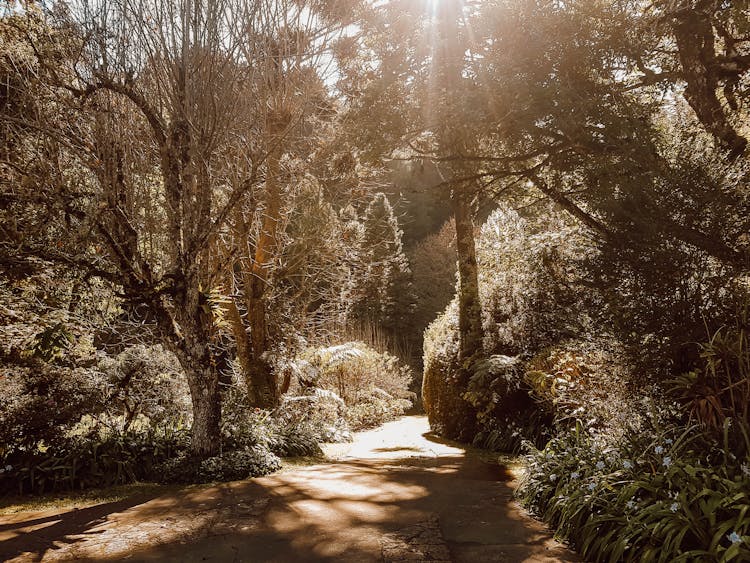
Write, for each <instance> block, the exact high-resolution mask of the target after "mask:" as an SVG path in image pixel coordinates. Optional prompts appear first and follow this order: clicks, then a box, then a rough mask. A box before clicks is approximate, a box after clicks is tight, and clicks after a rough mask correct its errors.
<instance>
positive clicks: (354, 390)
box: [285, 342, 414, 434]
mask: <svg viewBox="0 0 750 563" xmlns="http://www.w3.org/2000/svg"><path fill="white" fill-rule="evenodd" d="M302 362H304V364H306V366H307V368H306V374H305V375H304V376H303V379H304V382H305V384H306V385H307V387H308V388H309V389H313V390H312V391H308V392H307V393H308V394H307V397H313V398H314V399H308V398H306V397H305V396H303V397H293V398H290V399H288V400H287V401H286V407H285V408H291V407H292V403H293V402H295V401H296V402H297V403H299V405H302V404H304V403H309V405H310V407H309V410H310V411H311V412H310V414H309V415H307V416H308V417H310V418H312V419H322V420H327V421H328V422H327V426H328V427H329V428H331V429H332V430H333V433H334V434H335V433H336V432H338V431H340V430H341V428H340V424H339V423H338V422H336V421H337V420H338V418H343V419H344V420H345V421H346V422H347V423H348V425H349V426H350V427H351V428H352V429H353V430H358V429H361V428H368V427H372V426H377V425H379V424H382V423H384V422H387V421H389V420H393V419H394V418H395V417H397V416H400V415H402V414H403V413H404V411H405V410H406V409H408V408H409V407H411V405H412V400H413V399H414V393H413V392H411V391H410V390H409V384H410V383H411V380H412V373H411V370H410V369H409V367H407V366H404V365H402V364H401V362H400V361H399V360H398V358H396V357H395V356H392V355H391V354H389V353H387V352H378V351H376V350H374V349H373V348H370V347H369V346H367V345H365V344H363V343H361V342H348V343H346V344H340V345H337V346H329V347H326V348H316V349H311V350H308V351H307V352H305V354H304V355H303V359H302ZM315 386H317V387H319V388H322V389H314V387H315ZM321 390H324V391H325V393H322V394H321ZM326 393H328V394H330V393H333V394H334V395H335V396H336V397H340V400H341V401H342V402H341V404H340V405H339V406H338V407H336V401H335V399H334V398H333V397H331V396H328V395H326ZM324 395H326V397H327V399H326V400H324V398H326V397H324ZM299 405H298V408H297V410H299ZM325 409H327V410H328V411H330V412H328V413H326V412H321V411H324V410H325ZM334 410H335V411H336V412H335V414H334V412H333V411H334Z"/></svg>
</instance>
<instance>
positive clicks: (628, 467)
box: [622, 459, 633, 469]
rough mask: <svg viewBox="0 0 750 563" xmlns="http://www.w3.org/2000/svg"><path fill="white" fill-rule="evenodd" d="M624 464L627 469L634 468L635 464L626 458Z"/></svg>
mask: <svg viewBox="0 0 750 563" xmlns="http://www.w3.org/2000/svg"><path fill="white" fill-rule="evenodd" d="M622 466H623V467H624V468H625V469H632V468H633V464H632V463H630V462H629V461H628V460H627V459H626V460H625V461H623V462H622Z"/></svg>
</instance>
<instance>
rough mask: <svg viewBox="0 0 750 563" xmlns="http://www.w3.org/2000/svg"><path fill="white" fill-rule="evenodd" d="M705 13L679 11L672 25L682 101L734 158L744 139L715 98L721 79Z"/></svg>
mask: <svg viewBox="0 0 750 563" xmlns="http://www.w3.org/2000/svg"><path fill="white" fill-rule="evenodd" d="M706 10H707V9H706V8H703V9H700V8H697V7H696V8H691V9H684V10H681V11H680V12H679V13H678V14H677V15H676V17H675V20H674V24H673V25H672V29H673V31H674V34H675V42H676V43H677V51H678V53H679V58H680V64H681V65H682V75H683V78H684V79H685V83H686V88H685V99H686V100H687V102H688V104H690V107H691V108H693V111H695V115H696V117H697V118H698V120H699V121H700V122H701V123H702V124H703V126H704V127H705V128H706V130H707V131H708V132H709V133H711V134H712V135H713V136H714V138H715V139H716V140H717V141H718V142H719V143H720V144H721V145H722V147H723V148H725V149H727V150H728V151H729V155H730V158H732V159H735V158H738V157H739V156H740V155H742V154H743V153H744V152H745V148H746V147H747V139H746V138H745V137H743V136H742V135H740V134H739V133H738V132H737V130H736V129H735V128H734V127H733V126H732V124H731V122H730V120H729V118H728V117H727V115H726V113H725V111H724V108H723V107H722V104H721V101H720V100H719V98H718V97H717V95H716V91H717V89H718V88H719V78H720V76H719V74H718V71H717V69H716V67H717V61H716V52H715V43H716V37H715V34H714V30H713V26H712V23H711V18H710V13H709V12H708V11H706ZM738 76H739V72H738Z"/></svg>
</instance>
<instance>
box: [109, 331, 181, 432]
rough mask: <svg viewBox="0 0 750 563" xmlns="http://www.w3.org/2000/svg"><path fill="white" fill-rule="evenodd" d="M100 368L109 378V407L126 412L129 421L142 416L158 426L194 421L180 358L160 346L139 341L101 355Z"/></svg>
mask: <svg viewBox="0 0 750 563" xmlns="http://www.w3.org/2000/svg"><path fill="white" fill-rule="evenodd" d="M97 368H98V370H99V371H101V372H102V373H103V374H104V375H105V376H106V379H107V384H108V390H107V391H108V397H107V410H108V412H110V413H111V414H113V415H121V414H122V415H124V416H125V417H126V424H128V423H130V422H132V421H133V420H135V419H136V418H138V417H139V416H145V417H147V418H148V419H149V420H150V421H151V423H152V424H156V425H159V424H161V423H163V422H166V421H169V420H176V419H181V420H184V421H186V422H190V421H191V420H192V408H191V401H190V390H189V388H188V385H187V380H186V379H185V376H184V374H183V372H182V369H181V368H180V366H179V364H178V362H177V358H175V357H174V355H173V354H171V353H170V352H167V351H166V350H164V348H163V347H162V346H161V345H153V346H146V345H143V344H137V345H135V346H130V347H128V348H126V349H125V350H123V351H122V352H120V353H119V354H117V355H116V356H109V355H104V354H102V355H101V357H100V359H99V362H98V365H97Z"/></svg>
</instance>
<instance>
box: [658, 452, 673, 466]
mask: <svg viewBox="0 0 750 563" xmlns="http://www.w3.org/2000/svg"><path fill="white" fill-rule="evenodd" d="M661 462H662V464H664V467H669V466H670V465H672V458H671V457H669V456H668V455H665V456H664V459H662V460H661Z"/></svg>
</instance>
